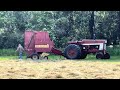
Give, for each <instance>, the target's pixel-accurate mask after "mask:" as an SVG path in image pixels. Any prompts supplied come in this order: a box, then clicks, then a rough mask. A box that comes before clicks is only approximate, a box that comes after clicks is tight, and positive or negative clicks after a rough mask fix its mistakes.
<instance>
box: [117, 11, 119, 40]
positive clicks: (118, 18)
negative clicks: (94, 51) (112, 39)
mask: <svg viewBox="0 0 120 90" xmlns="http://www.w3.org/2000/svg"><path fill="white" fill-rule="evenodd" d="M117 33H118V38H119V40H120V11H119V12H118V32H117Z"/></svg>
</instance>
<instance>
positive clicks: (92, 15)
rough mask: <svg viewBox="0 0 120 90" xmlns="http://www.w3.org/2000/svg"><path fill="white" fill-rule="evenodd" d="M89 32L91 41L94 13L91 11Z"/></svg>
mask: <svg viewBox="0 0 120 90" xmlns="http://www.w3.org/2000/svg"><path fill="white" fill-rule="evenodd" d="M89 31H90V35H91V39H93V37H94V11H92V13H91V17H90V20H89Z"/></svg>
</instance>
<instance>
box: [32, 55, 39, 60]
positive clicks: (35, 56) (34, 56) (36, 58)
mask: <svg viewBox="0 0 120 90" xmlns="http://www.w3.org/2000/svg"><path fill="white" fill-rule="evenodd" d="M31 59H33V60H38V59H39V55H38V54H32V56H31Z"/></svg>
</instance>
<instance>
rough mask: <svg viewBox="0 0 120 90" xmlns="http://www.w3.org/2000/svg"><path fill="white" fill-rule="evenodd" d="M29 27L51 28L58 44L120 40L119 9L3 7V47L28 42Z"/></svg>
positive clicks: (0, 32) (0, 26)
mask: <svg viewBox="0 0 120 90" xmlns="http://www.w3.org/2000/svg"><path fill="white" fill-rule="evenodd" d="M28 29H31V30H35V31H48V32H49V34H50V37H51V39H52V40H53V41H54V42H55V46H56V48H64V47H65V45H66V43H67V42H68V41H71V40H81V39H90V38H91V37H92V36H93V32H94V33H95V34H96V38H97V39H107V40H108V45H110V44H111V43H113V44H114V45H116V44H119V42H120V12H119V11H0V49H7V48H16V47H17V45H18V43H21V44H22V45H24V32H25V31H26V30H28Z"/></svg>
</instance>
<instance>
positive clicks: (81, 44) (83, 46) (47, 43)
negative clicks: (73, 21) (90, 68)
mask: <svg viewBox="0 0 120 90" xmlns="http://www.w3.org/2000/svg"><path fill="white" fill-rule="evenodd" d="M106 44H107V41H106V40H99V39H95V40H94V39H83V40H81V41H70V42H68V43H67V46H66V47H65V49H64V51H61V50H59V49H56V48H55V47H54V42H53V41H52V40H51V39H50V37H49V33H48V32H46V31H33V30H27V31H25V34H24V46H25V51H26V53H27V58H32V59H39V58H40V56H41V55H42V54H43V53H54V54H56V55H61V56H64V57H65V58H67V59H85V58H86V56H87V54H90V53H93V54H96V58H97V59H110V55H109V53H108V52H107V51H106ZM44 58H45V57H44ZM47 58H48V57H47Z"/></svg>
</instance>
